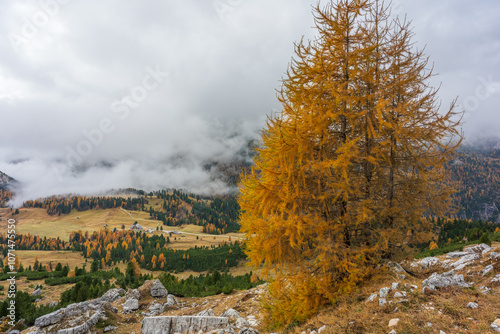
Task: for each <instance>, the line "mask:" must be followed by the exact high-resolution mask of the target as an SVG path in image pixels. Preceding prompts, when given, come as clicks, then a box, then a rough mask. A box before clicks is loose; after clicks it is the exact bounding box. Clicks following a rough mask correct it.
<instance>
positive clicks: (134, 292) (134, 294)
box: [125, 289, 141, 300]
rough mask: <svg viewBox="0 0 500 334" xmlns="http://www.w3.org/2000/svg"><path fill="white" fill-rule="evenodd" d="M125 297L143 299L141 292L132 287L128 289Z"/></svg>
mask: <svg viewBox="0 0 500 334" xmlns="http://www.w3.org/2000/svg"><path fill="white" fill-rule="evenodd" d="M125 298H127V299H130V298H134V299H137V300H139V299H141V293H140V292H139V290H137V289H131V290H128V291H127V293H126V294H125Z"/></svg>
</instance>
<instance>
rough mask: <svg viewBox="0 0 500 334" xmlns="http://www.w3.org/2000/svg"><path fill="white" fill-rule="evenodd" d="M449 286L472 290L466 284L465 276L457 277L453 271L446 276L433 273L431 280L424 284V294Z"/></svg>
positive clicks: (425, 281)
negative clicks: (427, 291) (428, 290)
mask: <svg viewBox="0 0 500 334" xmlns="http://www.w3.org/2000/svg"><path fill="white" fill-rule="evenodd" d="M448 286H459V287H463V288H470V285H469V284H467V283H465V281H464V275H457V274H455V271H453V270H451V271H448V272H446V273H444V274H438V273H433V274H432V275H431V276H430V277H429V278H427V279H426V280H424V281H423V282H422V293H423V294H425V291H426V290H427V289H430V290H435V289H436V288H444V287H448Z"/></svg>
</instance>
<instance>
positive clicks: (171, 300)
mask: <svg viewBox="0 0 500 334" xmlns="http://www.w3.org/2000/svg"><path fill="white" fill-rule="evenodd" d="M177 304H179V302H178V301H177V299H176V298H175V297H174V295H168V296H167V302H166V303H165V304H164V305H165V307H173V306H175V305H177Z"/></svg>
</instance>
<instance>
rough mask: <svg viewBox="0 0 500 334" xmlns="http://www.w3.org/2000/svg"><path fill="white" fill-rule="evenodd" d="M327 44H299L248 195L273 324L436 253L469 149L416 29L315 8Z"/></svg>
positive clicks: (244, 204) (251, 238)
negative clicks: (428, 249) (420, 247)
mask: <svg viewBox="0 0 500 334" xmlns="http://www.w3.org/2000/svg"><path fill="white" fill-rule="evenodd" d="M314 16H315V22H316V28H317V31H318V36H317V38H316V39H315V40H313V41H310V42H304V41H301V42H300V43H298V44H296V48H295V54H296V56H295V58H294V59H293V60H292V63H291V65H290V66H289V70H288V72H287V75H286V78H285V79H284V80H283V85H282V88H281V90H280V92H279V100H280V102H281V103H282V105H283V110H282V112H281V113H278V114H276V115H274V116H271V117H269V118H268V121H267V127H266V128H265V129H264V131H263V134H262V140H261V142H262V143H261V146H260V147H259V148H258V150H257V155H256V157H255V159H254V163H255V166H254V167H253V169H252V171H251V172H250V173H248V174H247V175H244V176H243V178H242V182H241V185H240V191H241V195H240V197H239V204H240V206H241V208H242V213H241V225H242V231H244V232H245V233H246V236H247V238H248V241H247V243H246V244H247V247H246V249H247V250H246V252H247V254H248V256H249V258H250V260H251V263H252V264H253V265H254V266H256V267H258V266H261V265H262V266H263V268H264V271H265V273H269V272H270V271H274V273H275V275H274V277H275V279H273V281H272V282H271V284H270V285H269V292H270V298H269V299H268V300H267V302H266V309H267V310H268V311H269V312H268V321H270V322H272V323H275V324H278V325H284V324H286V323H289V322H291V321H293V320H298V321H302V320H305V319H306V318H307V317H309V316H310V315H311V314H312V313H314V312H316V311H317V309H318V308H319V307H320V306H322V305H324V304H325V303H328V302H334V301H335V300H336V298H337V297H338V295H339V294H343V293H347V292H349V291H351V290H352V289H353V288H355V287H356V286H357V285H358V284H359V283H360V282H362V281H363V280H364V279H366V278H367V277H368V276H370V275H371V274H372V273H373V269H374V268H375V266H376V265H378V264H379V263H380V261H381V260H383V259H384V258H385V259H388V258H392V259H394V258H398V257H400V256H402V255H403V254H405V253H406V252H407V251H408V250H410V249H411V248H412V246H415V245H416V244H417V243H423V242H428V241H429V239H430V237H431V234H430V233H429V231H430V227H431V225H432V221H433V220H431V219H422V218H423V217H425V216H429V215H433V214H442V213H443V212H445V211H446V210H447V208H448V207H449V204H450V200H449V195H450V194H451V193H452V189H450V188H448V187H447V186H446V184H445V183H444V182H442V180H443V179H444V178H445V175H444V173H443V164H444V163H445V162H446V161H447V159H448V158H449V157H450V155H452V154H453V152H454V150H455V149H456V148H457V146H458V145H459V143H460V141H461V134H460V133H459V132H458V130H457V125H459V123H460V121H459V117H457V116H458V115H457V113H456V112H455V111H454V103H452V104H451V106H450V108H449V109H447V110H445V111H444V112H442V111H441V112H440V105H439V103H438V102H437V97H436V93H437V90H435V89H433V88H432V87H429V85H428V81H429V78H430V77H431V76H432V70H430V69H428V59H427V58H426V57H425V56H424V54H423V52H422V51H419V50H416V49H415V47H414V45H413V43H412V41H411V39H412V37H413V33H412V31H411V28H410V26H409V24H408V23H407V22H405V21H400V20H398V19H390V15H389V9H388V8H387V6H385V5H384V4H383V3H382V2H379V1H369V0H364V1H362V0H339V1H336V2H331V3H329V4H327V5H326V6H325V7H324V8H323V7H320V5H318V6H317V7H315V8H314Z"/></svg>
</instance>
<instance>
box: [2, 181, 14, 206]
mask: <svg viewBox="0 0 500 334" xmlns="http://www.w3.org/2000/svg"><path fill="white" fill-rule="evenodd" d="M15 182H16V181H15V180H14V179H13V178H12V177H10V176H8V175H7V174H4V173H2V172H0V208H1V207H3V206H5V204H6V203H7V202H8V201H9V200H10V199H11V198H12V193H11V191H10V189H9V188H10V187H11V186H12V185H13V184H14V183H15Z"/></svg>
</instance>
